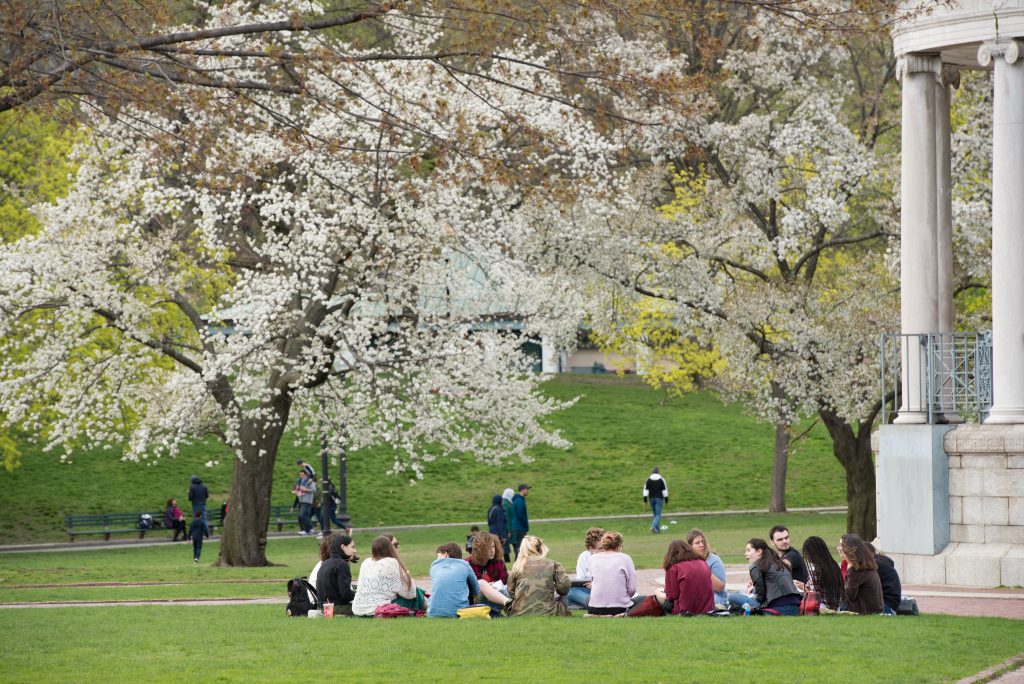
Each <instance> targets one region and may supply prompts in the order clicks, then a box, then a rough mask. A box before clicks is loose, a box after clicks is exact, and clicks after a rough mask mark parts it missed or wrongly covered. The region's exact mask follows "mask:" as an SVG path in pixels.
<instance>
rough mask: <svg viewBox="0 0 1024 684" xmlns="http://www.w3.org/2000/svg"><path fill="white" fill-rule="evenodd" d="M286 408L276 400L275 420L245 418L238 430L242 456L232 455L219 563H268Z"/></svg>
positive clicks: (283, 402) (255, 564) (287, 409)
mask: <svg viewBox="0 0 1024 684" xmlns="http://www.w3.org/2000/svg"><path fill="white" fill-rule="evenodd" d="M289 408H290V406H289V405H288V403H287V401H286V400H279V402H278V403H277V404H276V405H274V406H273V411H274V413H275V415H276V416H277V417H276V419H275V420H274V421H269V420H266V421H259V422H256V421H253V422H249V421H247V422H245V423H243V425H242V428H241V430H240V431H239V437H240V439H241V442H242V458H235V466H234V470H233V472H232V475H231V507H230V509H229V511H228V516H227V519H226V520H225V521H224V534H223V536H222V537H221V542H220V558H219V559H218V560H217V564H218V565H234V566H242V567H262V566H266V565H271V563H270V562H269V561H268V560H267V553H266V551H267V524H268V523H269V521H270V500H271V494H272V492H273V485H274V462H275V461H276V460H277V447H278V445H279V444H280V442H281V437H282V436H283V435H284V428H285V426H286V425H287V424H288V413H289ZM261 451H262V452H263V454H262V455H260V452H261Z"/></svg>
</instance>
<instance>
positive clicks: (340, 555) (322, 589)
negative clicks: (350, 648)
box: [315, 533, 359, 615]
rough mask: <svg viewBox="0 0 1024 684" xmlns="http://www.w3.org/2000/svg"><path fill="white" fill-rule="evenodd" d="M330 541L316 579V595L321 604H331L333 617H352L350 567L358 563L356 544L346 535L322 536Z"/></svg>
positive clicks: (353, 596) (331, 534)
mask: <svg viewBox="0 0 1024 684" xmlns="http://www.w3.org/2000/svg"><path fill="white" fill-rule="evenodd" d="M324 536H325V537H326V539H325V541H326V540H327V539H329V540H330V549H329V551H328V557H327V560H326V561H324V563H323V565H321V566H320V572H319V573H318V575H317V577H316V585H315V586H316V588H317V594H319V596H320V601H321V602H322V603H328V602H329V603H333V604H334V614H335V615H352V599H354V598H355V596H356V593H355V592H354V591H352V566H351V564H353V563H358V562H359V557H358V556H356V543H355V542H354V541H353V540H352V537H350V536H348V535H347V534H337V533H330V534H326V535H324Z"/></svg>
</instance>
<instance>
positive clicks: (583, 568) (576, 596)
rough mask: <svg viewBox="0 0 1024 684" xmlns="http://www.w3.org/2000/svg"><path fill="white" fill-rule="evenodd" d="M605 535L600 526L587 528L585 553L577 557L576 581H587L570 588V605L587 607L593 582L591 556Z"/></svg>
mask: <svg viewBox="0 0 1024 684" xmlns="http://www.w3.org/2000/svg"><path fill="white" fill-rule="evenodd" d="M603 536H604V530H602V529H601V528H600V527H591V528H590V529H589V530H587V536H586V537H584V538H583V553H581V554H580V557H579V558H577V559H576V581H577V582H581V581H583V580H587V583H586V584H584V585H583V586H574V587H573V588H571V589H570V590H569V596H568V599H569V605H570V606H579V607H581V608H586V607H587V605H588V604H589V603H590V587H591V585H592V584H593V583H592V582H590V581H589V580H590V579H591V574H590V557H591V556H593V555H594V552H595V551H596V550H597V545H598V543H600V541H601V537H603Z"/></svg>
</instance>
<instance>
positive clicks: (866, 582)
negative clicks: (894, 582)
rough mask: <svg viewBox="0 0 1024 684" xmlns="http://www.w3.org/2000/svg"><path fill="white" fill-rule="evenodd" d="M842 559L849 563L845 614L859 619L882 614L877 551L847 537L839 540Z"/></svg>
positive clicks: (852, 535)
mask: <svg viewBox="0 0 1024 684" xmlns="http://www.w3.org/2000/svg"><path fill="white" fill-rule="evenodd" d="M839 555H840V556H842V557H843V559H845V560H846V562H847V569H846V586H845V589H846V607H845V608H844V610H847V611H849V612H851V613H858V614H860V615H877V614H878V613H881V612H883V611H884V610H885V603H884V602H883V599H882V581H881V580H880V579H879V577H878V564H877V563H876V562H875V554H874V551H872V549H871V548H870V547H869V546H868V545H867V544H866V543H865V542H864V540H863V539H861V538H860V537H858V536H857V535H855V534H844V535H843V536H842V538H841V539H840V540H839Z"/></svg>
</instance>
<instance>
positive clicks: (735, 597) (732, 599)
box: [729, 591, 761, 610]
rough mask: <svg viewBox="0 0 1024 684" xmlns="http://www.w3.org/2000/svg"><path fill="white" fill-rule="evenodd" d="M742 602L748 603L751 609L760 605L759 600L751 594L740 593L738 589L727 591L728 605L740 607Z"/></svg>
mask: <svg viewBox="0 0 1024 684" xmlns="http://www.w3.org/2000/svg"><path fill="white" fill-rule="evenodd" d="M744 603H749V604H750V609H751V610H753V609H754V608H760V607H761V602H760V601H758V600H757V599H756V598H754V597H753V596H747V595H746V594H743V593H740V592H738V591H730V592H729V605H730V606H734V607H736V608H742V607H743V604H744Z"/></svg>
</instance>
